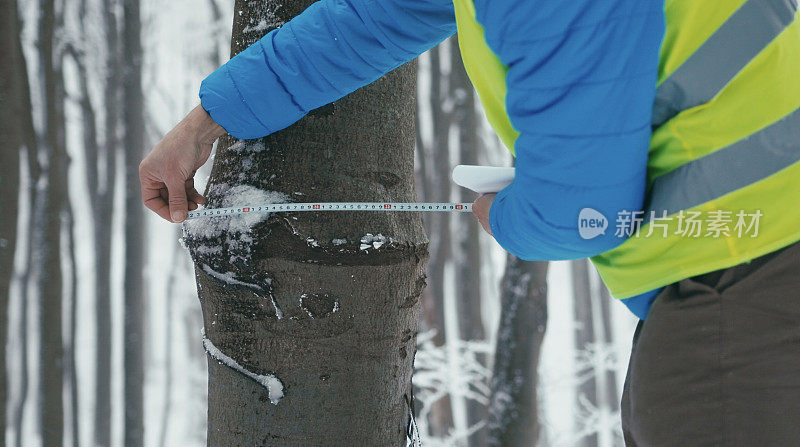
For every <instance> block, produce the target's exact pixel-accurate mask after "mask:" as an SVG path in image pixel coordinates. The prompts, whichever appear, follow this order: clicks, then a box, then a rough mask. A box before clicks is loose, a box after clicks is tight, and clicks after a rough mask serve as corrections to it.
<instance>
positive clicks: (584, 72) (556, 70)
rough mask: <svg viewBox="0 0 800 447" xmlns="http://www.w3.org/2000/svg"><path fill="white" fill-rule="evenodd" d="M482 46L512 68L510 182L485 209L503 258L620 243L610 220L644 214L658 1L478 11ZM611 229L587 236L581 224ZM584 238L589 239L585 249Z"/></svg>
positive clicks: (558, 0) (483, 7) (508, 3)
mask: <svg viewBox="0 0 800 447" xmlns="http://www.w3.org/2000/svg"><path fill="white" fill-rule="evenodd" d="M475 6H476V11H477V16H476V17H477V19H478V21H479V22H480V23H481V24H482V25H483V27H484V31H485V36H486V41H487V43H488V45H489V47H490V48H491V49H492V50H493V51H494V52H495V54H496V55H497V56H498V58H500V60H501V61H502V62H503V63H504V64H505V65H506V66H507V67H508V72H507V75H506V84H507V88H508V93H507V96H506V108H507V111H508V114H509V118H510V119H511V123H512V125H513V126H514V128H515V129H516V130H517V131H519V132H520V136H519V137H518V139H517V140H516V142H515V145H514V146H515V147H514V149H515V152H516V178H515V180H514V182H513V183H512V184H511V185H510V186H508V187H507V188H505V189H503V190H502V191H500V193H499V194H498V195H497V197H496V198H495V200H494V202H493V204H492V207H491V209H490V225H491V228H492V232H493V234H494V237H495V239H496V240H497V241H498V242H499V243H500V245H501V246H503V248H505V249H506V250H508V251H509V252H511V253H513V254H514V255H516V256H518V257H520V258H522V259H527V260H556V259H576V258H584V257H588V256H593V255H595V254H599V253H602V252H604V251H607V250H609V249H611V248H613V247H615V246H617V245H619V244H620V243H622V242H623V241H624V238H623V237H619V236H617V235H615V224H616V218H617V215H618V212H620V211H622V210H627V211H638V210H641V208H642V205H643V203H642V202H643V199H644V191H645V174H646V163H647V153H648V146H649V140H650V116H651V109H652V103H653V97H654V94H655V87H656V73H657V66H658V53H659V47H660V44H661V38H662V35H663V31H664V16H663V2H662V0H605V1H594V0H580V1H571V2H566V1H562V0H539V1H514V0H491V3H490V2H489V0H475ZM584 208H591V209H592V210H595V211H597V212H599V213H600V214H602V215H603V216H604V217H605V219H606V223H607V225H608V227H607V229H606V231H605V233H604V234H597V235H596V237H589V236H592V235H593V234H594V233H596V232H594V233H593V234H589V235H585V236H581V235H580V233H579V231H578V224H579V222H578V221H579V219H578V216H579V214H580V212H581V210H582V209H584ZM584 237H586V238H584Z"/></svg>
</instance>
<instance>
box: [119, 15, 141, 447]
mask: <svg viewBox="0 0 800 447" xmlns="http://www.w3.org/2000/svg"><path fill="white" fill-rule="evenodd" d="M139 1H140V0H124V1H123V3H122V5H123V25H124V26H123V31H122V54H124V55H125V60H126V64H125V69H124V70H123V71H122V81H123V82H122V84H123V90H122V95H123V104H124V107H123V113H122V117H123V120H124V124H125V137H124V141H123V145H122V147H123V150H124V153H125V155H124V160H125V203H129V204H136V205H135V206H131V207H130V209H129V211H128V212H127V213H126V215H125V279H124V303H125V304H124V318H125V323H124V326H125V332H124V333H125V337H124V361H123V364H124V379H123V389H124V396H125V435H124V437H125V446H126V447H140V446H141V445H142V444H143V442H144V439H143V438H144V408H143V406H144V392H143V390H144V354H143V346H144V328H143V321H144V318H145V316H144V290H145V288H144V274H143V270H144V256H145V255H144V241H145V240H146V239H145V234H144V233H145V232H144V223H145V222H144V208H143V206H142V205H141V199H140V191H139V171H138V167H139V162H140V161H141V160H142V157H143V155H144V152H143V150H144V132H145V129H144V97H143V95H142V42H141V23H140V17H139Z"/></svg>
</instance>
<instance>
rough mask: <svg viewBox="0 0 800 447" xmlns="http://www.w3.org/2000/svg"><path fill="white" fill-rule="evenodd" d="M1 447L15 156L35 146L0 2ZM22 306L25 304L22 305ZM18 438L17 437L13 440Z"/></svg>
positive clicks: (15, 48)
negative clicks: (0, 15)
mask: <svg viewBox="0 0 800 447" xmlns="http://www.w3.org/2000/svg"><path fill="white" fill-rule="evenodd" d="M0 11H4V12H3V14H2V17H0V48H3V51H2V52H0V116H2V118H0V191H3V194H2V199H0V208H2V209H3V215H2V217H0V359H3V362H2V364H0V447H2V446H5V445H6V443H5V441H6V439H5V438H6V436H5V435H6V413H7V412H6V408H7V402H8V393H7V391H8V386H7V378H6V365H7V364H6V341H7V335H8V298H9V292H10V287H11V278H12V276H13V274H14V254H15V249H16V243H17V214H18V210H19V192H20V190H19V181H20V151H21V150H23V148H26V147H27V148H28V149H33V148H34V147H35V144H36V143H35V135H34V132H33V123H32V116H31V104H30V93H29V92H30V89H29V86H28V73H27V71H26V63H25V58H24V55H23V54H22V46H21V42H20V32H21V26H20V22H19V16H18V14H17V2H16V0H0ZM23 306H24V300H23ZM17 436H19V435H17Z"/></svg>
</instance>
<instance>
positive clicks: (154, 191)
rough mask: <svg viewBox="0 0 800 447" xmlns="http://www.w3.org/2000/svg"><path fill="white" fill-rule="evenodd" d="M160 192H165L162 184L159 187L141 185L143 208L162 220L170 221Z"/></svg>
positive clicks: (165, 202) (156, 185) (167, 209)
mask: <svg viewBox="0 0 800 447" xmlns="http://www.w3.org/2000/svg"><path fill="white" fill-rule="evenodd" d="M162 190H164V191H166V189H165V187H164V186H163V183H162V184H161V185H158V184H146V183H142V201H143V202H144V206H146V207H147V208H148V209H150V210H151V211H153V212H155V213H156V214H158V215H159V216H161V217H162V218H164V219H166V220H170V217H169V205H168V204H167V201H166V200H165V199H164V197H163V196H162V193H161V191H162ZM164 195H166V194H164Z"/></svg>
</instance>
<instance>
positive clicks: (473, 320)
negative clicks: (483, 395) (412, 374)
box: [442, 38, 489, 447]
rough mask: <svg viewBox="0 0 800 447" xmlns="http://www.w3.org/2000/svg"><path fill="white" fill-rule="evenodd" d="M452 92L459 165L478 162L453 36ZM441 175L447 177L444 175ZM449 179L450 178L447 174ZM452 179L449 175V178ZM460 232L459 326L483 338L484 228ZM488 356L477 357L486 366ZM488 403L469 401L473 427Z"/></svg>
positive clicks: (472, 106) (468, 335)
mask: <svg viewBox="0 0 800 447" xmlns="http://www.w3.org/2000/svg"><path fill="white" fill-rule="evenodd" d="M450 61H451V62H450V66H451V73H450V79H451V84H450V85H451V87H450V89H451V91H452V95H453V97H454V99H455V108H454V116H453V125H455V126H456V128H457V129H458V143H459V144H458V146H459V164H466V165H478V164H480V162H479V161H478V153H479V151H480V148H479V142H480V138H479V136H478V130H479V129H480V126H479V125H478V111H477V110H476V106H477V103H476V102H475V90H474V89H473V88H472V83H471V82H470V80H469V77H468V76H467V72H466V70H465V69H464V63H463V62H462V61H461V50H460V49H459V46H458V40H457V39H455V38H454V39H452V40H451V45H450ZM442 177H445V176H444V175H442ZM445 178H448V177H445ZM448 179H449V178H448ZM476 198H477V195H476V194H475V193H474V192H472V191H470V190H468V189H467V188H459V194H458V201H460V202H472V201H474V200H475V199H476ZM462 225H463V227H462V228H461V231H460V232H459V233H458V234H456V235H455V236H456V238H455V242H456V243H457V245H456V250H457V251H456V255H455V260H456V262H457V266H458V267H457V278H458V279H457V281H456V284H457V293H456V296H457V297H458V329H459V332H460V335H461V339H462V340H476V341H481V340H484V339H485V338H486V331H485V330H484V327H483V319H482V314H483V312H482V309H481V295H482V293H481V292H482V290H481V245H480V237H481V234H480V233H481V232H482V231H483V229H482V228H481V227H480V225H472V222H464V223H463V224H462ZM484 357H485V356H483V355H482V356H480V357H479V358H478V360H479V361H480V362H481V364H483V365H486V359H485V358H484ZM488 415H489V413H488V410H487V406H486V405H485V403H482V402H480V401H478V400H474V399H468V400H467V422H468V424H469V426H470V427H472V426H476V425H478V424H482V423H485V422H486V420H487V418H488ZM486 434H487V430H486V429H485V427H484V428H481V429H479V430H477V431H475V432H474V433H473V434H472V435H471V436H470V437H469V445H470V446H471V447H484V446H486V443H487V438H486Z"/></svg>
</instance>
